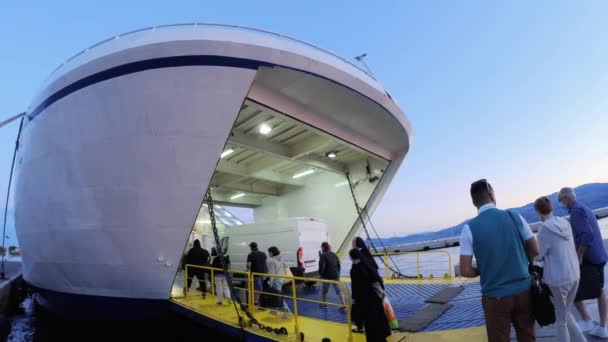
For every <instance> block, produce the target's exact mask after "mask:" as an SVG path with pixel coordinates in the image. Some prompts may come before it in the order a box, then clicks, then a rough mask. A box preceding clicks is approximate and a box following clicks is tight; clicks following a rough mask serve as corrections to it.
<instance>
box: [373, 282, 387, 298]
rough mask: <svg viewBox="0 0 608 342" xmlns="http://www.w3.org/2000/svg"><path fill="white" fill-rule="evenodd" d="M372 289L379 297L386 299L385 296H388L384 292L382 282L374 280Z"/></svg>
mask: <svg viewBox="0 0 608 342" xmlns="http://www.w3.org/2000/svg"><path fill="white" fill-rule="evenodd" d="M372 290H373V292H374V294H375V295H376V297H378V299H384V297H385V296H386V294H385V293H384V289H383V288H382V285H380V282H377V281H375V282H373V283H372Z"/></svg>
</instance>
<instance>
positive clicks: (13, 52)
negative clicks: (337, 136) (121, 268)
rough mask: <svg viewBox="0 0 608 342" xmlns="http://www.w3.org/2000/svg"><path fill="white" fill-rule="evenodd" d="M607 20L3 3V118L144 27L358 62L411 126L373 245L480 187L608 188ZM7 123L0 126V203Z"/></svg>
mask: <svg viewBox="0 0 608 342" xmlns="http://www.w3.org/2000/svg"><path fill="white" fill-rule="evenodd" d="M606 13H608V2H605V1H584V2H572V1H569V2H565V1H564V2H561V1H505V2H501V3H500V4H491V5H490V4H489V2H488V1H479V2H477V1H476V2H472V1H443V2H439V1H417V2H414V1H390V2H380V1H365V2H357V1H344V2H341V1H300V2H289V1H242V2H228V1H224V2H220V1H214V2H211V1H209V2H205V1H200V0H198V1H157V2H155V1H149V0H147V1H113V0H107V1H103V2H91V1H71V2H68V1H50V2H49V1H12V2H3V4H2V5H0V75H1V76H0V90H1V94H2V96H1V97H0V99H1V101H0V118H5V117H8V116H9V115H12V114H14V113H18V112H20V111H23V110H24V109H26V108H27V106H28V105H29V102H30V101H31V99H32V97H33V95H34V93H35V91H36V90H37V89H38V87H39V85H40V84H41V83H42V81H43V80H44V79H45V77H46V76H47V75H48V74H49V72H50V71H51V70H53V69H54V68H55V67H56V66H57V65H59V64H60V63H62V62H63V61H64V60H65V59H67V58H68V57H70V56H71V55H73V54H74V53H76V52H78V51H80V50H82V49H83V48H85V47H87V46H89V45H91V44H93V43H96V42H98V41H100V40H102V39H105V38H107V37H109V36H112V35H114V34H118V33H122V32H126V31H129V30H133V29H137V28H141V27H145V26H150V25H155V24H164V23H179V22H193V21H207V22H222V23H234V24H242V25H248V26H255V27H259V28H264V29H269V30H273V31H277V32H281V33H285V34H288V35H292V36H295V37H298V38H300V39H303V40H307V41H309V42H312V43H315V44H317V45H320V46H322V47H325V48H327V49H329V50H332V51H334V52H336V53H338V54H340V55H342V56H344V57H352V56H355V55H358V54H360V53H362V52H367V54H368V56H369V57H368V60H367V61H368V63H369V65H370V67H371V68H372V70H373V72H374V73H375V74H376V76H377V78H378V79H380V80H381V82H382V83H383V84H384V85H385V87H386V88H387V90H388V91H389V92H390V93H391V95H392V96H393V97H394V98H395V99H396V101H397V102H398V103H399V104H400V105H401V106H402V108H403V109H404V111H405V112H406V113H407V115H408V116H409V119H410V120H411V122H412V124H413V126H414V145H413V147H412V150H411V153H410V154H409V155H408V157H407V159H406V161H405V163H404V165H403V167H402V169H401V171H400V173H399V175H398V176H397V177H396V178H395V180H394V182H393V185H392V187H391V189H390V190H389V191H388V193H387V194H386V196H385V198H384V201H383V203H382V204H381V206H380V208H379V209H378V210H377V212H376V214H375V215H374V221H375V225H376V227H377V228H378V230H379V231H380V232H381V235H385V236H392V235H393V234H395V233H396V234H399V235H402V234H406V233H410V232H413V231H421V230H428V229H436V228H440V227H442V226H447V225H452V224H455V223H457V222H459V221H461V220H463V219H465V218H467V217H470V216H472V215H474V213H475V211H474V208H473V207H472V206H471V204H470V200H469V197H468V186H469V184H470V183H471V181H473V180H476V179H478V178H488V179H489V180H490V181H491V182H493V183H494V186H495V188H496V191H497V196H498V201H499V205H500V206H503V207H509V206H516V205H521V204H524V203H527V202H529V201H531V200H534V199H535V198H536V197H537V196H539V195H542V194H546V193H549V192H553V191H556V190H558V188H559V187H561V186H564V185H572V186H575V185H579V184H583V183H588V182H598V181H608V138H607V134H608V115H607V114H608V94H607V92H606V91H607V89H608V44H607V43H606V42H607V41H606V37H608V20H606ZM16 127H17V125H16V124H15V125H13V128H12V129H2V130H0V195H2V196H4V195H3V194H4V191H5V188H6V180H7V178H8V171H9V166H10V158H11V157H12V148H13V141H14V138H15V132H16ZM1 206H2V205H0V207H1Z"/></svg>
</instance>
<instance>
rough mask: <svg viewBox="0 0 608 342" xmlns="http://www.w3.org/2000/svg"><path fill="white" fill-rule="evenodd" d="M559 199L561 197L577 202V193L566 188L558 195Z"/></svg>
mask: <svg viewBox="0 0 608 342" xmlns="http://www.w3.org/2000/svg"><path fill="white" fill-rule="evenodd" d="M557 197H558V198H559V197H570V198H572V199H573V200H575V199H576V193H575V192H574V189H572V188H570V187H565V188H562V189H561V190H560V191H559V194H558V196H557Z"/></svg>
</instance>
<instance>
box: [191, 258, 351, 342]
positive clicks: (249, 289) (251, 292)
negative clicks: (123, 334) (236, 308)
mask: <svg viewBox="0 0 608 342" xmlns="http://www.w3.org/2000/svg"><path fill="white" fill-rule="evenodd" d="M188 268H197V269H203V270H206V271H208V272H209V278H210V279H209V281H210V283H211V294H210V295H212V296H215V293H216V292H215V276H214V274H215V272H217V271H222V270H221V269H219V268H213V267H207V266H198V265H191V264H187V265H185V267H184V287H186V290H185V291H184V296H187V294H188V290H189V289H188V288H187V284H188ZM228 272H229V273H231V274H233V275H241V276H242V277H239V278H241V279H242V278H245V280H246V288H243V287H235V286H233V288H234V289H239V290H242V291H244V292H245V293H246V294H247V296H246V301H247V304H248V306H249V307H250V308H253V307H255V295H256V294H259V295H262V294H264V295H269V296H276V297H281V298H283V299H284V300H285V299H287V300H291V301H292V305H293V313H292V315H293V317H294V330H295V333H296V336H300V323H299V317H300V315H299V314H298V301H302V302H309V303H318V304H324V305H331V306H338V307H341V308H342V307H343V308H344V309H345V311H346V319H347V324H346V325H347V328H348V341H349V342H352V341H353V330H352V317H351V300H350V291H349V290H348V287H347V286H346V285H344V284H343V283H341V282H340V281H335V280H327V279H318V278H305V277H292V276H287V275H278V274H269V273H250V272H244V271H234V270H228ZM255 277H261V278H262V279H266V278H281V279H286V280H287V281H286V282H285V283H284V284H289V283H290V285H291V289H290V290H291V294H290V295H288V294H284V293H282V292H281V293H270V292H264V291H259V290H256V289H255V286H254V278H255ZM197 278H198V277H197ZM296 281H297V282H300V281H301V282H317V283H326V284H330V285H337V286H339V287H340V288H341V290H342V293H343V294H344V299H345V303H344V304H337V303H332V302H326V301H320V300H314V299H306V298H298V296H297V292H296ZM202 282H203V281H202V280H199V283H202ZM201 285H202V286H206V284H201ZM231 300H236V298H231Z"/></svg>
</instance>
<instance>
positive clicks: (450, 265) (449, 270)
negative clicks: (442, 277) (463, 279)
mask: <svg viewBox="0 0 608 342" xmlns="http://www.w3.org/2000/svg"><path fill="white" fill-rule="evenodd" d="M446 254H447V255H448V275H449V276H450V279H452V255H450V253H448V252H446Z"/></svg>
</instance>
